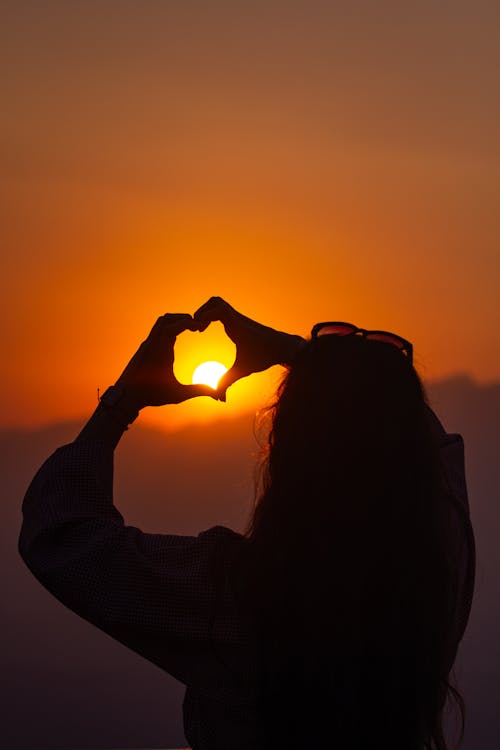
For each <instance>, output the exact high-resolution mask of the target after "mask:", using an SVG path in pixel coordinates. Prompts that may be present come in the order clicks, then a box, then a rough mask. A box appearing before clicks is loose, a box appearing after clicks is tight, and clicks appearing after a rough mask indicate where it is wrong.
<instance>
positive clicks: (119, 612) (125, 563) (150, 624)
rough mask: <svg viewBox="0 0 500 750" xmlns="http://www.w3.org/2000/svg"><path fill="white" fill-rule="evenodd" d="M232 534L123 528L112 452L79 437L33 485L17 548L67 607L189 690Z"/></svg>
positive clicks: (204, 654)
mask: <svg viewBox="0 0 500 750" xmlns="http://www.w3.org/2000/svg"><path fill="white" fill-rule="evenodd" d="M228 535H230V536H237V535H236V534H235V532H233V531H231V530H230V529H226V528H225V527H222V526H215V527H213V528H211V529H208V530H207V531H204V532H202V533H200V534H199V535H198V536H175V535H166V534H146V533H143V532H142V531H141V530H140V529H138V528H135V527H134V526H127V525H125V523H124V520H123V517H122V515H121V514H120V513H119V511H118V510H117V509H116V507H115V506H114V504H113V449H112V448H111V447H110V446H109V445H107V444H106V443H104V442H100V441H97V440H96V441H93V440H92V441H78V442H75V443H71V444H69V445H65V446H62V447H61V448H59V449H58V450H56V451H55V453H53V454H52V456H50V458H48V459H47V461H46V462H45V463H44V464H43V466H42V467H41V468H40V470H39V471H38V473H37V474H36V476H35V477H34V479H33V481H32V482H31V484H30V486H29V488H28V491H27V493H26V496H25V498H24V501H23V524H22V528H21V533H20V538H19V552H20V554H21V557H22V558H23V560H24V561H25V563H26V565H27V566H28V568H29V569H30V570H31V572H32V573H33V575H34V576H35V577H36V578H37V579H38V580H39V581H40V583H41V584H42V585H43V586H44V587H45V588H46V589H48V590H49V591H50V592H51V593H52V594H53V595H54V596H55V597H56V598H57V599H58V600H59V601H60V602H62V603H63V604H64V605H66V606H67V607H69V609H71V610H73V612H75V613H77V614H78V615H80V616H81V617H83V618H84V619H85V620H88V621H89V622H91V623H93V624H94V625H96V626H97V627H99V628H100V629H101V630H103V631H105V632H106V633H108V634H109V635H111V636H112V637H113V638H115V639H117V640H119V641H121V642H122V643H124V644H125V645H126V646H128V647H129V648H132V649H133V650H134V651H137V652H138V653H140V654H141V655H142V656H144V657H145V658H147V659H149V660H150V661H152V662H154V663H155V664H157V665H158V666H160V667H161V668H163V669H165V671H167V672H169V673H170V674H172V675H173V676H174V677H176V678H177V679H179V680H181V681H182V682H184V683H185V684H190V683H192V682H196V673H197V672H199V673H200V674H201V673H203V671H204V670H206V666H207V665H206V663H205V662H206V660H207V659H209V658H210V655H209V648H208V645H209V644H210V639H211V624H212V615H213V606H214V601H215V597H216V593H217V592H216V584H215V581H214V580H213V577H212V576H211V574H210V571H211V568H212V566H211V560H212V557H213V555H214V554H216V553H217V547H218V544H219V542H220V541H221V540H222V539H224V538H227V536H228ZM227 635H228V638H229V640H230V633H228V634H227Z"/></svg>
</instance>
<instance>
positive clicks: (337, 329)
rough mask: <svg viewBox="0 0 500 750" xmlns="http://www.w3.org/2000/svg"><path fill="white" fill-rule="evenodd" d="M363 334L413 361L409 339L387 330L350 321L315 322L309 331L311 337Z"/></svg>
mask: <svg viewBox="0 0 500 750" xmlns="http://www.w3.org/2000/svg"><path fill="white" fill-rule="evenodd" d="M353 334H354V335H357V336H363V337H364V338H367V339H370V340H371V341H381V342H382V343H384V344H392V345H393V346H396V347H397V348H398V349H399V350H400V351H402V352H403V354H405V355H406V356H407V357H408V359H409V360H410V363H411V362H412V361H413V346H412V344H410V342H409V341H407V340H406V339H403V338H402V337H401V336H396V334H395V333H390V332H389V331H368V330H366V328H358V326H355V325H353V324H352V323H316V325H315V326H314V327H313V329H312V331H311V338H313V339H316V338H319V336H351V335H353Z"/></svg>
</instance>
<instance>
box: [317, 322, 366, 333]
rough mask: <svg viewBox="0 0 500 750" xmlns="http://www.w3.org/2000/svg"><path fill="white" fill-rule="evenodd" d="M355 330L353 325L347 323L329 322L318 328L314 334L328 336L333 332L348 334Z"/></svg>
mask: <svg viewBox="0 0 500 750" xmlns="http://www.w3.org/2000/svg"><path fill="white" fill-rule="evenodd" d="M355 330H356V328H355V326H351V325H349V324H348V323H330V324H329V325H326V326H323V328H320V329H319V331H318V333H317V334H316V335H317V336H328V335H330V334H335V335H336V336H348V335H349V334H350V333H354V331H355Z"/></svg>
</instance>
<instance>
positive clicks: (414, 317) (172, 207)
mask: <svg viewBox="0 0 500 750" xmlns="http://www.w3.org/2000/svg"><path fill="white" fill-rule="evenodd" d="M499 35H500V6H499V5H498V4H497V3H493V2H482V1H481V0H476V1H475V2H460V1H455V2H453V3H447V2H425V1H424V2H419V3H397V2H387V1H385V0H379V1H378V2H375V1H373V2H355V1H351V2H342V3H333V2H314V1H311V0H308V1H307V2H306V1H302V0H301V1H300V2H294V1H293V0H288V2H277V1H276V0H266V2H260V1H255V0H253V2H251V3H250V2H248V3H247V2H238V1H237V0H233V1H232V2H217V1H215V2H202V1H197V2H191V1H190V0H179V1H178V2H170V1H167V0H165V2H160V1H159V0H157V1H152V0H141V1H139V0H135V1H130V0H120V2H118V1H116V0H99V1H95V0H85V2H83V1H82V2H79V1H74V2H72V1H71V0H65V1H64V2H46V1H45V0H44V1H43V2H40V1H36V2H26V1H25V0H15V1H11V2H3V3H2V10H1V18H0V60H1V65H2V87H1V91H0V96H1V102H0V109H1V112H2V115H1V141H0V144H1V159H2V183H1V206H2V221H1V235H2V238H1V245H0V247H1V262H2V271H1V279H2V293H1V304H2V311H1V312H2V322H3V357H2V360H3V364H2V373H1V377H0V386H1V389H0V393H1V398H2V407H1V413H0V419H1V423H2V424H3V425H29V424H42V423H45V422H52V421H57V420H59V419H64V418H73V417H80V416H83V415H85V414H87V413H90V412H91V410H92V409H93V408H94V406H95V401H96V389H97V387H98V386H99V387H100V388H101V389H104V388H105V387H106V386H107V385H109V384H110V383H112V382H114V380H116V378H117V377H118V375H119V374H120V372H121V370H122V369H123V367H124V366H125V364H126V362H127V361H128V359H129V358H130V357H131V356H132V354H133V353H134V351H135V349H136V348H137V346H138V345H139V343H140V341H141V340H142V339H143V338H144V337H145V335H146V334H147V332H148V331H149V328H150V327H151V325H152V324H153V323H154V320H155V319H156V317H157V316H158V315H160V314H162V313H164V312H194V310H195V309H196V308H197V307H198V306H199V305H200V304H201V303H202V302H204V301H205V300H206V299H207V298H208V297H209V296H211V295H213V294H218V295H221V296H223V297H225V298H226V299H227V300H228V301H229V302H231V304H233V305H234V306H235V307H237V308H238V309H240V310H241V311H242V312H244V313H245V314H247V315H250V316H251V317H255V318H256V319H258V320H260V321H261V322H264V323H266V324H268V325H272V326H274V327H277V328H283V329H285V330H289V331H291V332H296V333H301V334H302V335H306V334H307V333H308V332H309V330H310V328H311V326H312V324H313V323H314V322H316V321H318V320H325V319H326V320H328V319H330V320H332V319H333V320H348V321H353V322H356V323H358V324H359V325H362V326H365V327H373V328H387V329H389V330H394V331H396V332H398V333H400V334H401V335H403V336H405V337H406V338H409V339H411V340H412V341H413V342H414V345H415V354H416V364H417V367H418V369H419V371H420V373H421V374H422V375H423V376H424V377H425V378H440V377H444V376H448V375H451V374H454V373H458V372H460V373H463V372H467V373H469V374H471V375H472V376H473V377H475V378H476V379H478V380H479V381H481V382H489V381H492V380H498V379H500V355H499V351H500V314H499V305H498V299H499V297H500V295H499V292H500V273H499V271H500V252H499V247H498V236H499V233H498V216H499V211H498V197H497V196H498V187H499V179H498V178H499V171H500V170H499V136H498V133H499V132H500V129H499V128H500V117H499V115H500V91H499V88H500V87H499V83H498V81H499V69H500V53H499V49H500V47H499V45H498V39H499ZM190 346H191V347H195V348H196V345H195V344H190ZM217 346H219V344H217ZM217 346H215V349H217ZM188 349H189V347H188ZM193 351H194V350H193ZM186 356H187V357H188V359H189V358H190V357H191V359H190V362H191V360H192V362H193V365H194V364H197V363H198V362H195V359H196V357H197V356H198V353H193V352H191V354H189V352H188V354H187V355H186ZM217 356H218V355H217V351H216V352H214V355H210V356H207V357H206V358H210V359H212V358H217ZM225 356H226V357H227V356H229V355H228V353H227V351H226V352H225ZM181 364H182V363H180V364H179V366H181ZM228 364H230V362H228ZM189 366H190V365H189ZM186 367H187V365H186ZM181 369H182V368H181ZM193 369H194V368H193ZM252 380H253V381H254V382H253V383H252V382H251V383H250V385H247V384H245V383H242V384H239V385H236V386H235V387H234V394H233V396H231V392H230V398H229V399H228V404H226V405H224V404H215V403H211V402H209V403H208V400H207V399H201V400H199V401H197V402H196V403H192V404H187V405H185V406H180V407H174V409H173V411H172V410H171V411H168V410H166V411H165V410H159V412H157V413H156V414H155V415H154V417H153V416H151V417H150V419H151V420H153V421H154V420H156V422H157V423H165V424H167V426H168V425H171V424H177V423H181V422H182V420H184V419H188V418H191V417H193V416H196V415H197V414H201V413H202V412H204V413H205V412H206V413H207V414H209V415H212V414H216V415H222V413H223V412H224V409H226V413H227V408H228V407H230V405H231V403H232V404H233V407H234V408H236V409H237V408H243V407H244V406H245V405H246V406H247V407H248V405H249V404H251V403H253V402H252V398H253V396H252V395H251V393H250V391H252V388H253V390H254V391H258V390H259V388H261V387H263V386H265V387H267V385H268V384H269V383H270V382H271V380H272V375H271V376H270V377H268V378H267V379H266V377H265V376H262V377H261V376H254V377H253V378H252V379H251V381H252ZM205 402H207V403H205ZM203 403H204V405H203ZM149 411H152V410H149ZM167 412H168V413H167Z"/></svg>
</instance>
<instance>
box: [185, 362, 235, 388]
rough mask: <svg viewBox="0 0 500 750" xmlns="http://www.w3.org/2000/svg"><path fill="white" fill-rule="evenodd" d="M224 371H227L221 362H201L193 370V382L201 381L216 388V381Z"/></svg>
mask: <svg viewBox="0 0 500 750" xmlns="http://www.w3.org/2000/svg"><path fill="white" fill-rule="evenodd" d="M225 372H227V367H224V365H223V364H222V363H221V362H213V361H211V362H203V363H202V364H201V365H198V367H197V368H196V370H195V371H194V372H193V383H194V384H199V383H202V384H204V385H209V386H210V387H211V388H217V383H218V382H219V380H220V378H221V377H222V375H224V373H225Z"/></svg>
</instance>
